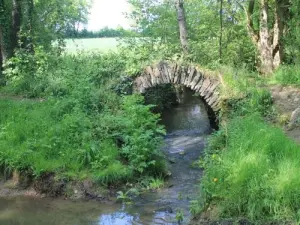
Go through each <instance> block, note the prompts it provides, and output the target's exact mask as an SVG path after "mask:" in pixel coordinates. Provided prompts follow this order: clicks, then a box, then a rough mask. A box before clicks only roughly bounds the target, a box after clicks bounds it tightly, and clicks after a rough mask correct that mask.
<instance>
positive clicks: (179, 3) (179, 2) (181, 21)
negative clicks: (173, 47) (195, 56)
mask: <svg viewBox="0 0 300 225" xmlns="http://www.w3.org/2000/svg"><path fill="white" fill-rule="evenodd" d="M176 9H177V19H178V25H179V33H180V42H181V47H182V50H183V52H184V54H188V51H189V47H188V39H187V36H188V33H187V26H186V18H185V12H184V6H183V0H176Z"/></svg>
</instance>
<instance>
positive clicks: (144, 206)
mask: <svg viewBox="0 0 300 225" xmlns="http://www.w3.org/2000/svg"><path fill="white" fill-rule="evenodd" d="M162 123H163V124H165V126H166V129H167V135H166V137H165V146H164V148H163V149H162V150H163V151H164V152H165V154H166V157H167V158H168V159H169V161H170V171H171V173H172V176H171V178H170V179H169V180H168V185H167V186H168V188H164V189H162V190H159V191H157V192H150V193H146V194H143V195H142V196H140V197H139V198H138V199H135V201H134V203H133V204H131V205H125V204H119V203H115V202H112V203H108V204H103V203H99V202H94V201H82V202H78V201H77V202H73V201H67V200H61V199H47V198H44V199H36V198H25V197H18V198H7V199H0V224H1V225H96V224H97V225H131V224H134V225H140V224H143V225H144V224H145V225H148V224H163V225H168V224H177V221H176V212H178V211H181V212H182V214H183V218H184V221H183V222H182V224H188V222H189V218H190V213H189V202H190V200H192V199H195V197H196V196H197V193H198V190H199V181H200V178H201V174H202V171H201V170H200V169H197V168H193V167H192V163H193V162H194V161H195V160H197V159H198V158H199V155H200V154H201V153H202V152H203V148H204V145H205V139H206V136H207V134H209V133H210V129H211V128H210V124H209V119H208V115H207V112H206V109H205V105H204V103H203V102H202V101H201V100H200V99H199V98H197V97H194V96H192V95H191V93H189V94H187V95H185V96H184V99H183V101H182V103H181V104H179V105H178V106H176V107H174V108H172V110H169V111H166V112H164V113H163V114H162Z"/></svg>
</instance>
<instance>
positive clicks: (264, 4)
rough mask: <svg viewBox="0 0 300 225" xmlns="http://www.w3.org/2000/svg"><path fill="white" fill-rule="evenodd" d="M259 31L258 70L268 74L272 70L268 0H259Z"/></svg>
mask: <svg viewBox="0 0 300 225" xmlns="http://www.w3.org/2000/svg"><path fill="white" fill-rule="evenodd" d="M260 4H261V15H260V31H259V43H258V50H259V52H260V62H261V66H260V71H261V73H263V74H270V73H271V72H272V71H273V56H272V45H271V43H270V33H269V28H268V7H269V6H268V0H261V1H260Z"/></svg>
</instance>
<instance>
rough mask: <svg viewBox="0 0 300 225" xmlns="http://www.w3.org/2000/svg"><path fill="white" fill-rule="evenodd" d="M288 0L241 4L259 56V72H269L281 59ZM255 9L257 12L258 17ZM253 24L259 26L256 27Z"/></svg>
mask: <svg viewBox="0 0 300 225" xmlns="http://www.w3.org/2000/svg"><path fill="white" fill-rule="evenodd" d="M289 6H290V3H289V0H277V1H271V0H259V1H255V0H249V1H248V7H245V6H243V8H244V11H245V13H246V18H247V29H248V32H249V35H250V37H251V39H252V41H253V43H254V45H255V46H256V48H257V51H258V53H259V58H260V65H259V68H260V72H261V73H263V74H270V73H271V72H272V71H273V70H274V69H276V68H278V66H279V65H280V63H281V62H282V60H283V53H284V46H283V41H282V38H283V35H284V32H285V26H286V21H287V19H288V17H289ZM255 10H257V11H258V12H259V13H258V14H259V16H258V19H257V18H256V15H255ZM255 24H258V26H259V28H258V29H256V27H255Z"/></svg>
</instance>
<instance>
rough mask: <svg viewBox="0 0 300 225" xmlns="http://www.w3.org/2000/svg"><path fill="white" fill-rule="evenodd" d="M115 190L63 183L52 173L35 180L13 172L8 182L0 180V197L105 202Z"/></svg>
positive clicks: (91, 184)
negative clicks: (54, 198)
mask: <svg viewBox="0 0 300 225" xmlns="http://www.w3.org/2000/svg"><path fill="white" fill-rule="evenodd" d="M115 193H116V190H114V189H111V188H104V187H101V186H99V185H97V184H95V183H93V182H92V181H90V180H88V179H86V180H84V181H65V180H62V179H57V178H56V177H55V174H54V173H46V174H44V175H42V176H41V177H40V178H38V179H36V180H32V179H28V177H27V176H24V175H20V174H18V173H17V172H14V173H13V175H12V177H11V178H10V179H8V180H5V179H4V178H0V197H17V196H31V197H36V198H44V197H56V198H64V199H72V200H79V199H94V200H97V201H101V202H106V201H108V200H109V199H110V197H112V196H114V195H115Z"/></svg>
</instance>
